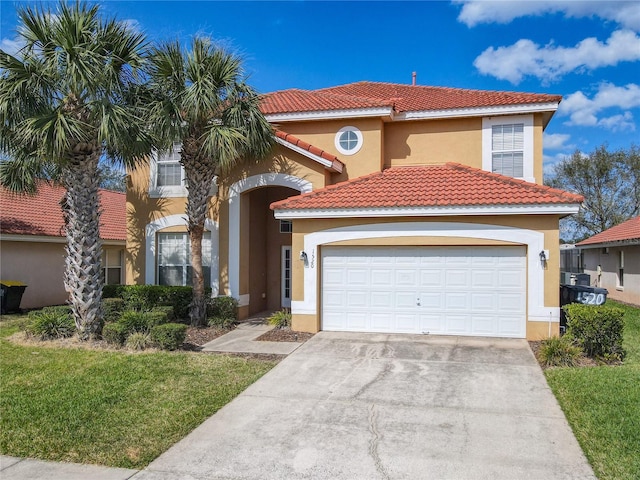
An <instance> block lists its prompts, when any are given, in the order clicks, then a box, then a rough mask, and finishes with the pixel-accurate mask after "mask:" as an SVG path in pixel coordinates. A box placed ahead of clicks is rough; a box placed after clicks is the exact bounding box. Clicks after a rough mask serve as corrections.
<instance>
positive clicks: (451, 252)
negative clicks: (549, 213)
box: [322, 247, 526, 338]
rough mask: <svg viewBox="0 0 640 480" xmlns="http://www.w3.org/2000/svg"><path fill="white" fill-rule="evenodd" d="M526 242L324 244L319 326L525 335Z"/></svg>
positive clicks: (367, 330)
mask: <svg viewBox="0 0 640 480" xmlns="http://www.w3.org/2000/svg"><path fill="white" fill-rule="evenodd" d="M525 316H526V256H525V249H524V247H324V248H323V249H322V328H323V330H339V331H357V332H395V333H430V334H442V335H476V336H493V337H515V338H524V337H525V334H526V320H525Z"/></svg>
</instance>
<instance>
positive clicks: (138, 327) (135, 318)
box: [116, 310, 149, 334]
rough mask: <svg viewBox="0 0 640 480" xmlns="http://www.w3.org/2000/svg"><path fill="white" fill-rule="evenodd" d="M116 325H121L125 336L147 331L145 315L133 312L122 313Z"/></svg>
mask: <svg viewBox="0 0 640 480" xmlns="http://www.w3.org/2000/svg"><path fill="white" fill-rule="evenodd" d="M116 323H119V324H120V325H122V326H123V327H124V329H125V331H126V333H127V334H131V333H133V332H148V331H149V325H148V324H147V318H146V317H145V314H144V313H142V312H137V311H135V310H127V311H126V312H122V315H120V318H119V319H118V321H117V322H116Z"/></svg>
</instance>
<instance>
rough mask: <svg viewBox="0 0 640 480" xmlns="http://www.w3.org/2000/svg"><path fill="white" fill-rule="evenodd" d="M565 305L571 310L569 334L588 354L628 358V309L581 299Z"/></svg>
mask: <svg viewBox="0 0 640 480" xmlns="http://www.w3.org/2000/svg"><path fill="white" fill-rule="evenodd" d="M563 308H564V311H565V312H566V314H567V335H569V336H570V337H571V338H573V339H574V340H575V342H576V344H577V345H578V346H580V348H582V350H583V351H584V353H585V354H587V355H588V356H589V357H593V358H598V357H602V358H606V359H609V360H611V359H619V360H622V359H623V358H624V354H625V352H624V349H623V348H622V336H623V332H624V310H622V309H620V308H616V307H609V306H607V305H600V306H595V305H583V304H580V303H572V304H569V305H565V306H564V307H563Z"/></svg>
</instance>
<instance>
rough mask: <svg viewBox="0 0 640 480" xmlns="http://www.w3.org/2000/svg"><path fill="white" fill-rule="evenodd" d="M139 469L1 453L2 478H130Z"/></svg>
mask: <svg viewBox="0 0 640 480" xmlns="http://www.w3.org/2000/svg"><path fill="white" fill-rule="evenodd" d="M136 473H138V470H129V469H126V468H110V467H101V466H98V465H80V464H78V463H61V462H45V461H43V460H35V459H32V458H16V457H9V456H6V455H0V478H1V479H2V480H45V479H46V480H63V479H64V480H88V479H91V480H128V479H129V478H131V477H133V475H135V474H136Z"/></svg>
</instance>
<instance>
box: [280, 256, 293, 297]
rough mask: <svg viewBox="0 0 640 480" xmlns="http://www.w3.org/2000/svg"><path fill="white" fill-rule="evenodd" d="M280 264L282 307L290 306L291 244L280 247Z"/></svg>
mask: <svg viewBox="0 0 640 480" xmlns="http://www.w3.org/2000/svg"><path fill="white" fill-rule="evenodd" d="M280 265H281V268H280V272H281V275H282V282H281V285H282V286H281V304H282V308H291V245H284V246H283V247H282V260H281V263H280Z"/></svg>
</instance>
